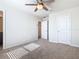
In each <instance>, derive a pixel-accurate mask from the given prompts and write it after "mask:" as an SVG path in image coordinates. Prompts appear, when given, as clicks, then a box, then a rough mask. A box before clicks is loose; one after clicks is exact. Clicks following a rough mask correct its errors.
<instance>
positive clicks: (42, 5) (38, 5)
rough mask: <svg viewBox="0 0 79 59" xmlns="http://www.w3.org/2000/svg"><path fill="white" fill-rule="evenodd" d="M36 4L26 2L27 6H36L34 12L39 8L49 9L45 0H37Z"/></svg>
mask: <svg viewBox="0 0 79 59" xmlns="http://www.w3.org/2000/svg"><path fill="white" fill-rule="evenodd" d="M36 2H37V3H36V4H25V5H26V6H36V8H35V10H34V12H36V11H37V10H39V9H44V10H46V11H48V8H47V7H46V6H45V4H44V3H43V0H40V1H39V0H36Z"/></svg>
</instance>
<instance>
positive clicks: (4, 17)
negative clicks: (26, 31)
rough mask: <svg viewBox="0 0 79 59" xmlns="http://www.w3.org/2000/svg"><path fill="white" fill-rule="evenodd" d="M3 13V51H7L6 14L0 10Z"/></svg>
mask: <svg viewBox="0 0 79 59" xmlns="http://www.w3.org/2000/svg"><path fill="white" fill-rule="evenodd" d="M0 11H2V12H3V44H2V45H3V47H2V49H6V16H5V15H6V13H5V10H4V9H0Z"/></svg>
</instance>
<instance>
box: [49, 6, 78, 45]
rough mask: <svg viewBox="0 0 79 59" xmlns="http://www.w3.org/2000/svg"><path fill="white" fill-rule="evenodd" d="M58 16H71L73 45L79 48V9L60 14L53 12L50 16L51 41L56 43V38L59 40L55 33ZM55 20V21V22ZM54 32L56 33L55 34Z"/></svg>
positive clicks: (60, 12)
mask: <svg viewBox="0 0 79 59" xmlns="http://www.w3.org/2000/svg"><path fill="white" fill-rule="evenodd" d="M56 15H65V16H69V17H70V20H71V29H70V31H71V45H75V46H79V7H75V8H71V9H65V10H63V11H59V12H52V13H51V14H50V16H49V40H50V41H53V42H56V41H57V40H55V37H56V38H57V36H56V35H57V34H56V33H55V32H56V31H55V30H56V28H55V26H54V24H55V21H56V20H54V19H56ZM53 20H54V21H53ZM53 31H54V32H53Z"/></svg>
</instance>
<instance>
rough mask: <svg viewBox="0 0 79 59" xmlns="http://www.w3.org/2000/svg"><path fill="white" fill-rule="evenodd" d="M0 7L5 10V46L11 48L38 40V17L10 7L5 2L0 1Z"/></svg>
mask: <svg viewBox="0 0 79 59" xmlns="http://www.w3.org/2000/svg"><path fill="white" fill-rule="evenodd" d="M0 9H2V10H5V19H4V29H5V30H4V31H5V35H4V40H5V43H4V48H10V47H13V46H16V45H20V44H24V43H27V42H30V41H34V40H37V38H38V36H37V35H38V31H37V23H38V22H37V19H38V18H37V17H35V16H33V15H29V14H27V13H25V12H22V11H20V10H17V9H16V8H15V7H9V6H7V5H5V4H3V3H2V4H1V3H0ZM5 27H6V28H5ZM5 36H6V37H5Z"/></svg>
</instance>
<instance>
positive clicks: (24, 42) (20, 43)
mask: <svg viewBox="0 0 79 59" xmlns="http://www.w3.org/2000/svg"><path fill="white" fill-rule="evenodd" d="M35 40H37V39H34V40H27V41H21V42H16V43H13V44H9V45H7V46H6V48H5V49H8V48H12V47H15V46H19V45H22V44H26V43H29V42H32V41H35Z"/></svg>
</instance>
